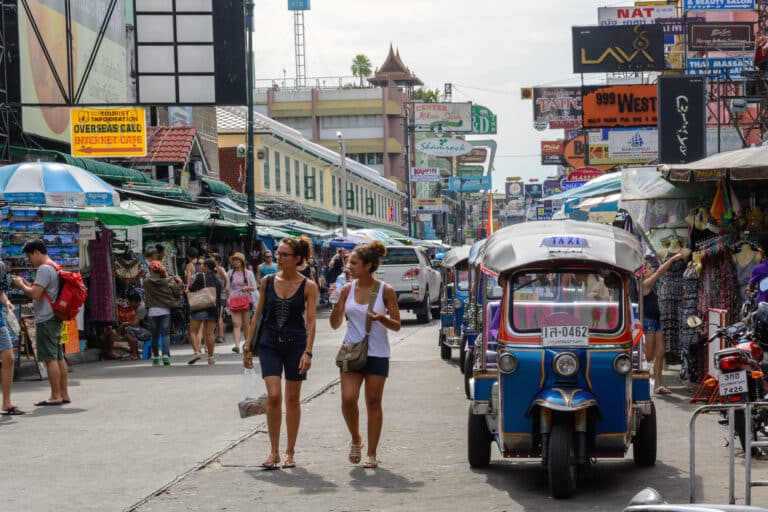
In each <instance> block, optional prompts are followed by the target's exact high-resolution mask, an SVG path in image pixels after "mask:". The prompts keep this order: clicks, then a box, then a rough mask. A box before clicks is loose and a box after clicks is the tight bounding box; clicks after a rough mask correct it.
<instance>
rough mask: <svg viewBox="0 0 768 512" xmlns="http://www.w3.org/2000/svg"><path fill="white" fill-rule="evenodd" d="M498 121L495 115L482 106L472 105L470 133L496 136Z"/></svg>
mask: <svg viewBox="0 0 768 512" xmlns="http://www.w3.org/2000/svg"><path fill="white" fill-rule="evenodd" d="M497 125H498V120H497V118H496V114H494V113H493V112H491V111H490V109H488V108H487V107H484V106H482V105H472V133H477V134H480V135H496V130H497Z"/></svg>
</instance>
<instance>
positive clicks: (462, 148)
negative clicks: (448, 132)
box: [416, 137, 472, 157]
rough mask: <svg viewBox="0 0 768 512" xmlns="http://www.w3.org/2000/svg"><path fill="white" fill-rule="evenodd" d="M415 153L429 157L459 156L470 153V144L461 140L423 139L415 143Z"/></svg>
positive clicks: (443, 138) (444, 138) (445, 138)
mask: <svg viewBox="0 0 768 512" xmlns="http://www.w3.org/2000/svg"><path fill="white" fill-rule="evenodd" d="M416 151H419V152H421V153H424V154H425V155H430V156H447V157H454V156H461V155H465V154H467V153H469V152H470V151H472V144H470V143H469V142H467V141H465V140H461V139H449V138H447V137H442V138H439V139H424V140H420V141H419V142H417V143H416Z"/></svg>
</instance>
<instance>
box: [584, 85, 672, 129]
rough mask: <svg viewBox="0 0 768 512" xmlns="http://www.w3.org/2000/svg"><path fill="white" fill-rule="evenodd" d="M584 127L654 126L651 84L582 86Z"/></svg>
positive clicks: (654, 95)
mask: <svg viewBox="0 0 768 512" xmlns="http://www.w3.org/2000/svg"><path fill="white" fill-rule="evenodd" d="M583 89H584V96H583V99H582V108H583V111H584V120H583V125H584V128H618V127H636V126H656V124H657V123H658V117H657V106H658V105H657V103H658V101H657V100H658V91H657V89H656V86H655V85H608V86H585V87H584V88H583Z"/></svg>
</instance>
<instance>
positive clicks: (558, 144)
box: [541, 140, 565, 165]
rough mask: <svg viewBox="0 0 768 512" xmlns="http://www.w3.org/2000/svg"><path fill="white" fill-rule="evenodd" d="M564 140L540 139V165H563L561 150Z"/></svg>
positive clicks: (563, 148)
mask: <svg viewBox="0 0 768 512" xmlns="http://www.w3.org/2000/svg"><path fill="white" fill-rule="evenodd" d="M564 150H565V141H562V140H543V141H541V165H563V164H564V163H565V160H563V151H564Z"/></svg>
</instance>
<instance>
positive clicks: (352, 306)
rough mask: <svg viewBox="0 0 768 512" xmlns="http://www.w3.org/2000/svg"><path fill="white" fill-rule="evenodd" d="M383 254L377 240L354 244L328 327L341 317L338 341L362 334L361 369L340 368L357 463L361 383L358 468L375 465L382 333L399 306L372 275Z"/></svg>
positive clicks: (384, 346)
mask: <svg viewBox="0 0 768 512" xmlns="http://www.w3.org/2000/svg"><path fill="white" fill-rule="evenodd" d="M386 253H387V249H386V248H385V247H384V244H383V243H381V242H380V241H375V242H371V243H369V244H365V245H358V246H357V247H356V248H355V249H354V250H353V251H352V254H351V255H350V256H349V263H348V264H347V268H348V269H349V276H350V279H352V280H353V281H352V282H351V283H347V284H345V285H344V288H343V289H342V290H341V297H340V299H339V301H338V302H337V303H336V304H334V306H333V309H331V327H332V328H333V329H338V328H339V327H340V326H341V324H342V320H343V319H344V318H345V317H346V318H347V332H346V334H345V335H344V343H358V342H361V341H362V340H363V338H364V337H365V336H366V334H368V361H367V363H366V365H365V367H364V368H363V369H362V370H360V371H359V372H341V411H342V413H343V415H344V420H345V421H346V423H347V428H348V429H349V433H350V434H351V435H352V442H351V444H350V448H349V461H350V462H351V463H352V464H358V463H359V462H360V458H361V454H362V449H363V438H362V436H361V435H360V420H359V418H360V412H359V410H358V406H357V403H358V399H359V397H360V387H361V386H362V384H363V382H365V408H366V411H367V412H368V451H367V453H366V458H365V463H364V464H363V467H365V468H368V469H375V468H377V467H378V465H379V463H378V461H377V459H376V449H377V448H378V445H379V439H380V437H381V429H382V424H383V422H384V413H383V411H382V408H381V401H382V397H383V395H384V383H385V381H386V379H387V377H388V376H389V355H390V351H389V338H388V333H387V331H388V330H392V331H399V330H400V309H399V308H398V306H397V294H396V293H395V289H394V288H392V287H391V286H390V285H388V284H386V283H384V282H381V281H377V280H376V279H374V278H373V273H374V272H376V269H377V268H379V264H380V263H381V259H382V258H383V257H384V255H385V254H386ZM335 288H336V287H335V285H332V286H331V290H330V291H329V294H331V293H334V291H335ZM374 294H375V298H374ZM371 300H374V301H375V303H374V305H373V311H372V312H371V313H368V307H369V303H370V301H371ZM369 326H370V330H369V329H368V327H369Z"/></svg>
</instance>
